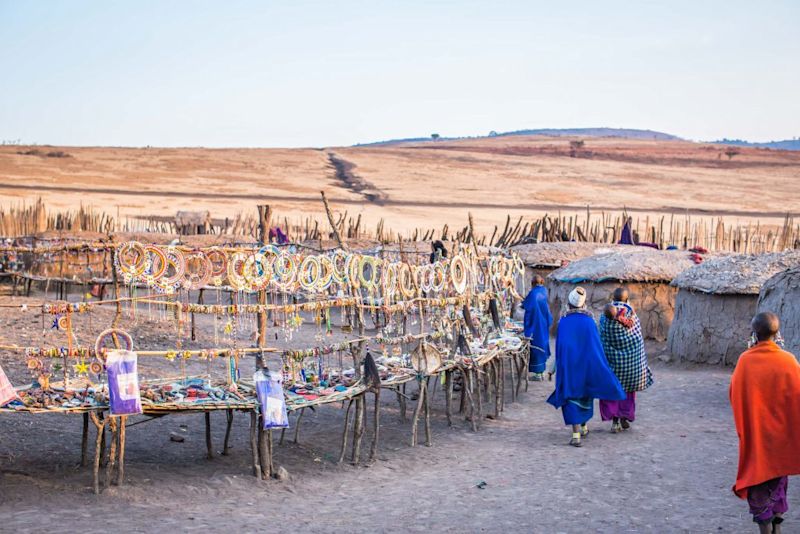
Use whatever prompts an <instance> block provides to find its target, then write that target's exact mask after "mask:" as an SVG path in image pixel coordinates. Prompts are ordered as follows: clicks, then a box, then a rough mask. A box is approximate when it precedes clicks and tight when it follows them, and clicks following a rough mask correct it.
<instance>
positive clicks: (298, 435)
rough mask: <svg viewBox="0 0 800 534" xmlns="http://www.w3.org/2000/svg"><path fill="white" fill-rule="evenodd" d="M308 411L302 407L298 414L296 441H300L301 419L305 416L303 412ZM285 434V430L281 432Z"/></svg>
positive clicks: (295, 424)
mask: <svg viewBox="0 0 800 534" xmlns="http://www.w3.org/2000/svg"><path fill="white" fill-rule="evenodd" d="M304 413H306V409H305V408H300V413H299V414H298V415H297V421H295V423H294V442H295V443H297V442H298V441H300V420H301V419H302V418H303V414H304ZM281 435H283V432H281Z"/></svg>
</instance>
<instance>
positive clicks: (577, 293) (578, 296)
mask: <svg viewBox="0 0 800 534" xmlns="http://www.w3.org/2000/svg"><path fill="white" fill-rule="evenodd" d="M569 303H570V305H572V307H573V308H583V306H584V304H586V290H585V289H583V288H582V287H580V286H578V287H576V288H575V289H573V290H572V291H570V293H569Z"/></svg>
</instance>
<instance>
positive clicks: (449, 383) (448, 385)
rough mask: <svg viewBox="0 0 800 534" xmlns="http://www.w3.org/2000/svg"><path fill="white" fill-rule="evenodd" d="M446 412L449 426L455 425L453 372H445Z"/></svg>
mask: <svg viewBox="0 0 800 534" xmlns="http://www.w3.org/2000/svg"><path fill="white" fill-rule="evenodd" d="M444 406H445V408H444V414H445V417H447V426H453V413H452V412H453V372H452V371H445V373H444Z"/></svg>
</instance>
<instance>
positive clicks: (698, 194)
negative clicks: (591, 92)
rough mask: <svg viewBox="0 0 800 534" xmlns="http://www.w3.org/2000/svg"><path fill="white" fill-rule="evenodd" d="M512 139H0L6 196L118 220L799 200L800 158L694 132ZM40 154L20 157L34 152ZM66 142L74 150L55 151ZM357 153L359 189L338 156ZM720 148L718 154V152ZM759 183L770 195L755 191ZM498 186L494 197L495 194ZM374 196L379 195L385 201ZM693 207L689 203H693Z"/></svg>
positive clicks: (0, 184)
mask: <svg viewBox="0 0 800 534" xmlns="http://www.w3.org/2000/svg"><path fill="white" fill-rule="evenodd" d="M570 140H573V139H572V138H566V137H560V138H556V137H546V136H514V137H501V138H484V139H472V140H461V141H443V142H437V143H417V144H401V145H394V146H388V147H387V146H374V147H345V148H326V149H206V148H175V149H173V148H170V149H165V148H97V147H63V148H56V147H18V146H4V147H0V205H8V204H18V203H20V202H21V201H28V202H31V201H33V200H35V199H36V198H37V197H42V198H43V199H44V200H45V202H46V203H47V204H48V205H49V206H50V207H52V208H77V207H78V206H79V205H80V204H81V203H83V204H84V205H91V206H93V207H95V208H97V209H100V210H104V211H106V212H108V213H110V214H112V215H115V214H117V213H119V214H120V215H121V216H123V217H124V216H136V215H145V216H146V215H161V216H163V215H168V216H171V215H172V214H174V212H175V211H176V210H179V209H208V210H210V211H211V213H212V215H213V216H214V217H220V218H221V217H233V216H235V215H236V214H237V213H242V212H244V213H245V214H249V213H253V212H254V205H255V204H256V203H259V202H264V203H269V204H270V205H272V206H273V208H274V209H275V210H276V211H277V212H278V213H279V214H280V215H281V216H284V215H285V216H288V217H290V219H291V218H293V217H295V218H296V217H298V216H300V215H302V216H306V215H308V214H311V215H315V216H317V217H319V216H321V215H323V211H322V205H321V203H320V201H319V191H320V190H326V191H327V192H328V196H329V198H330V199H331V201H332V204H333V206H334V208H335V209H337V210H342V211H343V210H345V209H346V210H348V211H349V213H350V214H351V215H358V214H361V215H362V216H363V217H364V221H365V223H366V224H367V225H368V226H369V227H370V228H373V227H374V225H375V224H377V222H378V221H379V220H380V219H381V218H383V219H385V220H386V226H387V228H391V229H394V230H411V229H414V228H417V227H425V228H431V227H436V228H441V226H442V225H443V224H444V223H449V224H450V225H451V227H455V226H456V225H458V226H459V227H460V226H461V225H463V224H465V221H466V212H467V211H473V212H474V215H475V223H476V226H477V228H478V230H479V231H480V232H489V233H491V231H492V228H493V226H494V225H496V224H502V223H503V222H504V221H505V218H506V215H508V214H511V215H512V216H520V215H524V216H526V217H531V216H535V215H537V214H541V213H544V212H548V213H550V214H553V213H555V212H558V211H561V212H563V213H564V214H574V213H576V212H581V213H585V210H586V206H587V205H588V206H591V208H592V210H593V211H594V212H599V211H601V210H606V211H608V210H613V211H617V210H621V209H622V208H623V207H627V208H629V209H633V210H640V213H642V215H643V216H645V215H646V214H647V213H655V212H664V211H666V212H674V213H676V214H682V213H688V214H692V215H694V216H698V215H701V214H715V215H723V216H725V217H726V219H727V220H729V221H731V222H736V221H739V222H744V223H745V224H746V223H747V221H751V220H755V219H759V220H760V221H761V223H762V224H773V223H776V222H779V221H780V219H781V218H782V217H783V216H784V215H785V214H786V212H797V211H798V210H799V209H800V187H798V185H800V154H798V153H796V152H789V151H774V150H763V149H750V148H743V149H741V154H739V155H737V156H735V157H734V158H733V159H732V160H731V161H728V158H727V157H726V156H725V155H724V154H722V152H723V151H724V150H725V149H724V148H723V147H720V146H715V145H705V144H700V143H690V142H684V141H645V140H632V139H619V138H587V139H585V140H584V141H585V148H584V149H583V150H582V151H580V152H579V153H578V156H579V157H570V156H569V142H570ZM31 148H33V149H35V150H39V151H41V152H42V153H43V154H42V155H22V154H19V152H25V151H27V150H29V149H31ZM53 150H62V151H64V152H66V153H67V154H69V157H64V158H55V157H46V156H45V155H44V154H46V153H47V152H48V151H53ZM330 153H333V154H334V156H335V158H338V159H340V160H342V161H343V162H346V164H347V166H348V168H349V169H350V170H351V172H352V173H354V174H355V175H356V176H357V177H358V183H359V184H361V185H360V187H366V188H367V189H366V190H355V189H353V187H349V186H347V185H346V184H345V183H344V182H343V181H342V180H340V179H337V177H336V173H335V169H334V167H333V165H332V164H331V161H330V159H329V154H330ZM720 157H721V159H720ZM755 184H758V185H759V194H758V195H754V194H753V187H754V185H755ZM487 193H490V194H487ZM375 198H378V199H381V200H380V201H374V199H375ZM687 210H688V211H687Z"/></svg>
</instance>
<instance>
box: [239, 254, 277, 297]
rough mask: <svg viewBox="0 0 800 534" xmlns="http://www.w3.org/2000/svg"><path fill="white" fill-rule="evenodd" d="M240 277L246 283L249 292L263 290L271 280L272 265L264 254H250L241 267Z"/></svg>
mask: <svg viewBox="0 0 800 534" xmlns="http://www.w3.org/2000/svg"><path fill="white" fill-rule="evenodd" d="M242 276H244V279H245V280H246V281H247V285H248V289H249V290H250V291H259V290H261V289H265V288H266V287H267V286H268V285H269V283H270V280H272V265H270V263H269V261H268V260H267V257H266V256H265V255H264V254H262V253H260V252H256V253H255V254H250V255H249V256H247V258H246V259H245V260H244V265H242Z"/></svg>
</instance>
